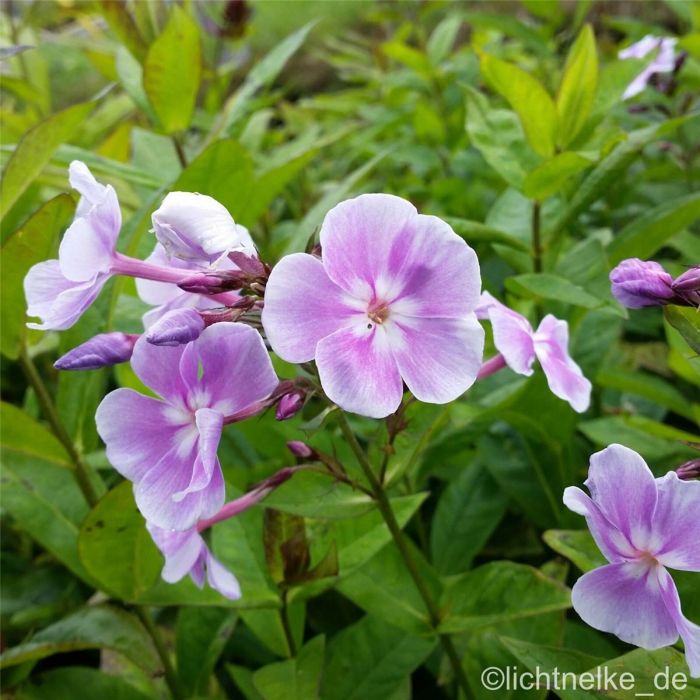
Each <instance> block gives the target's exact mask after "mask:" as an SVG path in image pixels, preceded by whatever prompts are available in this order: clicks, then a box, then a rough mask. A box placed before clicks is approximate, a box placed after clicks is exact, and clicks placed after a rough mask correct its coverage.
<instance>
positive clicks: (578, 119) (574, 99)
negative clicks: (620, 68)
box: [556, 24, 598, 148]
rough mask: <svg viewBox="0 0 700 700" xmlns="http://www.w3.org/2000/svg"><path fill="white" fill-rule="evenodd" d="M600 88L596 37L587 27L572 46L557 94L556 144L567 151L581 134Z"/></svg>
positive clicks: (588, 25) (587, 26)
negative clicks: (597, 90)
mask: <svg viewBox="0 0 700 700" xmlns="http://www.w3.org/2000/svg"><path fill="white" fill-rule="evenodd" d="M597 87H598V55H597V53H596V45H595V36H594V35H593V29H592V28H591V25H590V24H586V25H585V26H584V27H583V29H582V30H581V33H580V34H579V35H578V37H577V38H576V41H575V42H574V43H573V45H572V47H571V50H570V51H569V55H568V56H567V59H566V65H565V66H564V73H563V75H562V78H561V83H560V84H559V90H558V92H557V99H556V106H557V115H558V117H559V120H558V130H557V143H558V144H559V146H561V148H566V147H567V146H568V145H569V144H570V143H572V142H573V141H574V140H575V139H576V137H577V136H578V135H579V133H580V131H581V129H582V128H583V126H584V124H585V123H586V120H587V119H588V115H589V114H590V112H591V107H592V106H593V100H594V99H595V94H596V89H597Z"/></svg>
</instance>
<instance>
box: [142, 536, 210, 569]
mask: <svg viewBox="0 0 700 700" xmlns="http://www.w3.org/2000/svg"><path fill="white" fill-rule="evenodd" d="M146 529H147V530H148V532H149V533H150V535H151V537H152V538H153V541H154V542H155V544H156V546H157V547H158V549H160V551H161V553H162V554H163V556H164V557H165V565H164V566H163V571H162V572H161V577H162V578H163V580H164V581H167V582H168V583H176V582H177V581H179V580H180V579H181V578H184V577H185V576H187V574H189V573H190V571H191V570H192V568H193V567H194V565H195V563H196V561H197V559H198V558H199V556H200V554H201V553H202V549H203V548H204V547H205V546H206V545H205V544H204V540H203V539H202V537H201V535H200V534H199V533H198V532H197V529H196V528H192V529H190V530H184V531H178V530H164V529H163V528H160V527H157V526H156V525H154V524H153V523H150V522H146Z"/></svg>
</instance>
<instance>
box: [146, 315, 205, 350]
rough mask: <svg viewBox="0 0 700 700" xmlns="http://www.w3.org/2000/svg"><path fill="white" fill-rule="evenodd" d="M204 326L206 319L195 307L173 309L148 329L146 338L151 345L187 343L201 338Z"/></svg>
mask: <svg viewBox="0 0 700 700" xmlns="http://www.w3.org/2000/svg"><path fill="white" fill-rule="evenodd" d="M204 326H205V324H204V320H203V319H202V317H201V315H200V314H199V312H198V311H196V310H195V309H193V308H184V309H173V310H172V311H168V313H166V314H165V315H164V316H162V317H161V318H159V319H158V320H157V321H156V322H155V323H154V324H153V325H152V326H151V327H150V328H149V329H148V331H147V332H146V340H147V341H148V342H149V343H151V345H168V346H173V345H185V344H186V343H190V342H192V341H193V340H196V339H197V338H199V336H200V335H201V333H202V331H203V330H204Z"/></svg>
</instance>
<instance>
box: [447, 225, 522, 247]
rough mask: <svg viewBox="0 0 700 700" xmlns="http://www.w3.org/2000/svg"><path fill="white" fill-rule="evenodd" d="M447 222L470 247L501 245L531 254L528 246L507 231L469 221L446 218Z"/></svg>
mask: <svg viewBox="0 0 700 700" xmlns="http://www.w3.org/2000/svg"><path fill="white" fill-rule="evenodd" d="M445 221H446V222H447V223H448V224H449V225H450V226H451V227H452V228H453V229H454V231H455V233H456V234H458V235H459V236H461V237H462V238H464V240H465V241H466V242H467V243H469V244H470V245H474V244H476V243H500V244H501V245H506V246H508V247H510V248H515V249H516V250H522V251H523V252H525V253H529V252H530V247H529V246H528V245H526V244H525V243H523V242H522V241H521V240H518V239H517V238H514V237H513V236H512V235H511V234H510V233H508V232H507V231H501V230H500V229H497V228H494V227H493V226H488V225H486V224H482V223H481V222H479V221H471V220H469V219H455V218H454V217H445Z"/></svg>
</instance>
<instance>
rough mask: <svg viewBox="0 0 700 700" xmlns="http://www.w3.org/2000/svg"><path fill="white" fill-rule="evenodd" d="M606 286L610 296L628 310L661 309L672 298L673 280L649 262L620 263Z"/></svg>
mask: <svg viewBox="0 0 700 700" xmlns="http://www.w3.org/2000/svg"><path fill="white" fill-rule="evenodd" d="M610 283H611V290H612V293H613V296H614V297H615V298H616V299H617V300H618V301H619V302H620V304H622V305H623V306H626V307H627V308H628V309H641V308H643V307H645V306H661V305H663V304H668V303H671V302H672V300H673V299H674V297H675V294H674V291H673V289H672V288H671V284H672V283H673V278H672V277H671V275H669V274H668V272H666V270H664V268H663V267H661V265H659V263H657V262H654V261H653V260H649V261H644V260H639V259H638V258H629V259H627V260H623V261H622V262H621V263H620V264H619V265H618V266H617V267H616V268H614V269H613V270H612V272H611V273H610Z"/></svg>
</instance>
